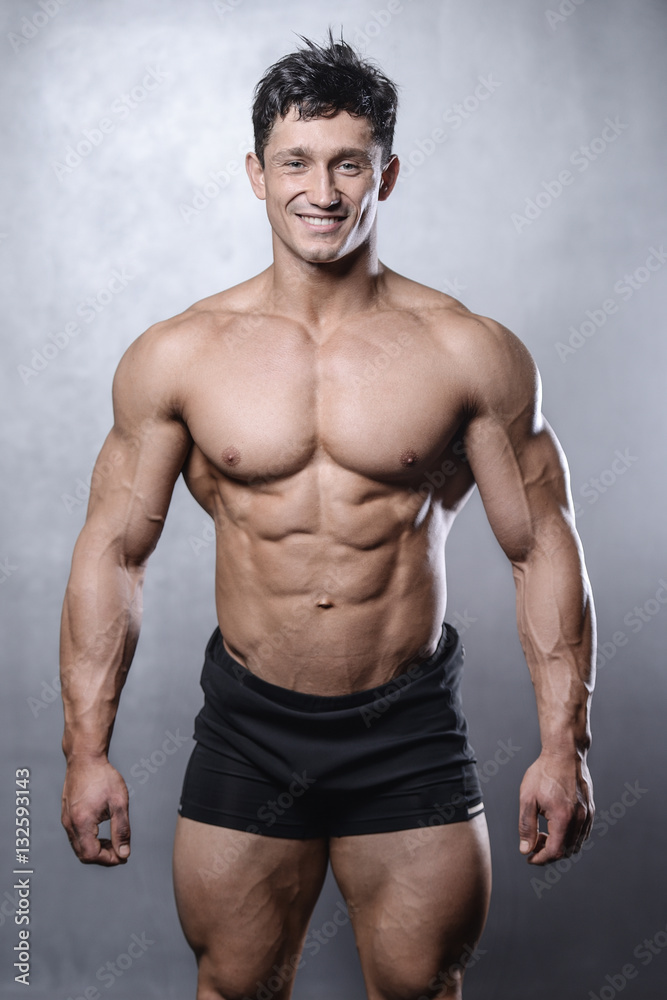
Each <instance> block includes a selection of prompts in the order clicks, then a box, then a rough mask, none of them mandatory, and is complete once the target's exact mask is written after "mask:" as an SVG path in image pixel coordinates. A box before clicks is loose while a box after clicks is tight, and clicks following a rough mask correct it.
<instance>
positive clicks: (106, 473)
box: [85, 420, 191, 564]
mask: <svg viewBox="0 0 667 1000" xmlns="http://www.w3.org/2000/svg"><path fill="white" fill-rule="evenodd" d="M190 444H191V441H190V437H189V435H188V433H187V430H186V429H185V427H184V426H183V425H182V424H180V423H179V422H178V421H176V420H169V421H166V420H165V421H159V422H158V421H156V422H155V423H154V424H152V425H151V426H150V427H143V428H142V430H141V431H140V432H139V433H121V432H120V431H119V430H118V429H117V428H114V429H113V430H112V431H111V432H110V434H109V436H108V437H107V439H106V441H105V443H104V445H103V447H102V450H101V452H100V454H99V457H98V459H97V462H96V463H95V468H94V470H93V476H92V480H91V489H90V500H89V504H88V514H87V518H86V527H85V535H86V536H87V538H88V540H89V542H90V543H91V544H95V543H98V544H100V545H101V546H103V547H104V548H105V549H107V548H111V549H112V550H113V552H114V555H115V556H116V557H117V558H118V560H119V562H122V563H132V564H140V563H142V562H145V560H146V559H147V558H148V556H149V555H150V554H151V552H152V551H153V549H154V548H155V546H156V545H157V542H158V539H159V537H160V534H161V532H162V528H163V526H164V520H165V517H166V514H167V510H168V507H169V502H170V500H171V495H172V492H173V488H174V484H175V482H176V479H177V478H178V475H179V473H180V471H181V468H182V466H183V463H184V461H185V458H186V456H187V454H188V451H189V448H190Z"/></svg>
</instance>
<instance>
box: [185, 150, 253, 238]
mask: <svg viewBox="0 0 667 1000" xmlns="http://www.w3.org/2000/svg"><path fill="white" fill-rule="evenodd" d="M252 147H253V142H252V140H250V139H244V140H243V141H242V142H240V143H239V144H238V147H237V151H238V153H240V154H241V155H242V159H240V160H237V159H231V160H228V161H227V163H226V164H225V166H224V167H221V168H220V169H218V170H209V172H208V176H207V179H206V180H205V181H204V182H203V183H202V184H200V185H199V186H198V187H196V188H195V189H194V191H193V194H192V197H191V198H190V200H189V201H188V202H181V203H180V205H179V206H178V211H179V212H180V216H181V218H182V219H183V222H185V223H186V224H187V225H190V223H191V222H192V221H193V219H196V218H198V216H200V215H201V213H202V212H203V211H204V210H205V209H207V208H208V207H209V205H210V204H211V203H212V202H213V201H215V199H216V198H218V197H219V196H220V195H221V194H222V192H223V191H224V190H225V188H228V187H229V185H230V184H231V182H232V180H233V178H234V177H238V175H239V174H240V173H243V157H245V153H246V152H247V151H248V149H252Z"/></svg>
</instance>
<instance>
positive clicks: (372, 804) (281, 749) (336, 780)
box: [179, 624, 484, 838]
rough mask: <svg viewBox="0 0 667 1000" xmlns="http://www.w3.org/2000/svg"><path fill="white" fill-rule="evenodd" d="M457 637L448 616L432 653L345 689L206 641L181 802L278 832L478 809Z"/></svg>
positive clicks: (363, 826) (347, 830)
mask: <svg viewBox="0 0 667 1000" xmlns="http://www.w3.org/2000/svg"><path fill="white" fill-rule="evenodd" d="M463 655H464V653H463V647H462V645H461V640H460V638H459V636H458V634H457V632H456V630H455V629H454V628H452V626H451V625H447V624H445V625H443V629H442V634H441V636H440V641H439V643H438V647H437V649H436V650H435V652H434V653H433V654H432V655H431V656H430V657H428V659H423V658H422V659H418V658H415V661H414V663H413V664H412V665H411V666H409V667H408V668H407V669H406V670H405V672H404V673H402V674H400V675H399V676H397V677H395V678H394V679H393V680H391V681H388V682H386V683H385V684H380V685H379V686H378V687H374V688H368V689H366V690H363V691H356V692H353V693H352V694H344V695H316V694H307V693H305V692H303V691H292V690H289V689H288V688H284V687H280V686H278V685H276V684H271V683H269V682H268V681H265V680H263V679H262V678H260V677H257V676H256V675H255V674H253V673H251V672H250V671H249V670H248V669H247V668H246V667H244V666H243V665H242V664H241V663H239V662H238V660H235V659H234V658H233V657H232V656H230V655H229V654H228V653H227V651H226V649H225V647H224V645H223V641H222V635H221V634H220V630H219V629H218V628H216V630H215V631H214V633H213V635H212V636H211V639H210V640H209V643H208V645H207V647H206V657H205V660H204V669H203V671H202V677H201V685H202V688H203V689H204V695H205V702H204V707H203V709H202V710H201V712H200V713H199V715H198V716H197V718H196V720H195V733H194V736H195V739H196V740H197V744H196V746H195V748H194V751H193V753H192V756H191V758H190V762H189V764H188V768H187V771H186V774H185V780H184V784H183V794H182V797H181V805H180V809H179V812H180V814H181V816H185V817H187V818H188V819H193V820H197V821H199V822H200V823H212V824H215V825H217V826H225V827H231V828H232V829H235V830H245V831H248V832H249V833H258V834H264V835H267V836H272V837H295V838H309V837H343V836H350V835H354V834H363V833H385V832H390V831H394V830H404V829H410V828H413V827H423V826H433V825H439V824H441V823H453V822H460V821H462V820H468V819H470V818H471V817H472V816H476V815H477V814H478V813H480V812H482V811H483V809H484V806H483V804H482V794H481V788H480V784H479V779H478V776H477V769H476V767H475V757H474V754H473V751H472V748H471V747H470V745H469V743H468V740H467V726H466V721H465V718H464V716H463V712H462V709H461V697H460V681H461V671H462V667H463Z"/></svg>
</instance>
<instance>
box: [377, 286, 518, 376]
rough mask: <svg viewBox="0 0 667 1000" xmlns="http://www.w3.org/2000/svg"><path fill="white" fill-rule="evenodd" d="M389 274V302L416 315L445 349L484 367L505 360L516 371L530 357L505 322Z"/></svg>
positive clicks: (449, 297) (448, 296)
mask: <svg viewBox="0 0 667 1000" xmlns="http://www.w3.org/2000/svg"><path fill="white" fill-rule="evenodd" d="M387 272H388V288H389V292H390V301H391V302H392V303H395V306H396V308H399V309H405V310H407V311H411V312H413V313H415V314H416V315H417V316H418V317H419V318H420V319H421V320H422V321H423V322H424V323H425V324H426V325H427V326H428V327H429V329H430V331H431V332H432V333H433V335H434V336H435V337H437V338H438V340H439V341H440V342H441V343H442V344H443V346H446V347H447V348H448V349H449V350H450V351H455V352H457V353H459V354H460V355H461V358H462V360H463V359H465V358H470V359H473V360H474V362H475V364H476V365H478V364H479V363H480V362H481V363H483V366H484V368H486V367H488V364H496V365H497V363H498V362H500V361H502V362H503V363H504V364H506V365H508V366H509V367H511V368H513V367H515V366H516V365H517V364H519V365H523V364H525V362H526V361H527V359H529V358H530V354H529V352H528V349H527V348H526V346H525V344H523V343H522V341H521V340H520V339H519V338H518V337H517V336H516V335H515V334H514V333H512V331H511V330H508V329H507V327H506V326H503V324H502V323H499V322H498V321H497V320H494V319H491V318H490V317H489V316H482V315H480V314H478V313H474V312H472V311H471V310H470V309H469V308H468V307H467V306H465V305H464V304H463V302H461V301H460V300H459V299H456V298H454V297H453V296H452V295H449V294H447V293H446V292H442V291H439V290H438V289H437V288H431V287H429V286H428V285H423V284H420V282H418V281H414V280H412V279H411V278H406V277H404V276H403V275H400V274H397V273H396V272H389V271H388V269H387ZM487 362H488V364H487Z"/></svg>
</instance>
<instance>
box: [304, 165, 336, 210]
mask: <svg viewBox="0 0 667 1000" xmlns="http://www.w3.org/2000/svg"><path fill="white" fill-rule="evenodd" d="M308 200H309V201H310V203H311V205H317V206H318V208H331V207H332V206H333V205H336V204H337V203H338V202H339V201H340V195H339V193H338V191H337V190H336V185H335V183H334V178H333V176H332V174H331V172H330V171H329V170H327V168H326V167H321V168H318V169H317V170H315V171H314V172H313V174H312V183H311V185H310V189H309V191H308Z"/></svg>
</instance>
